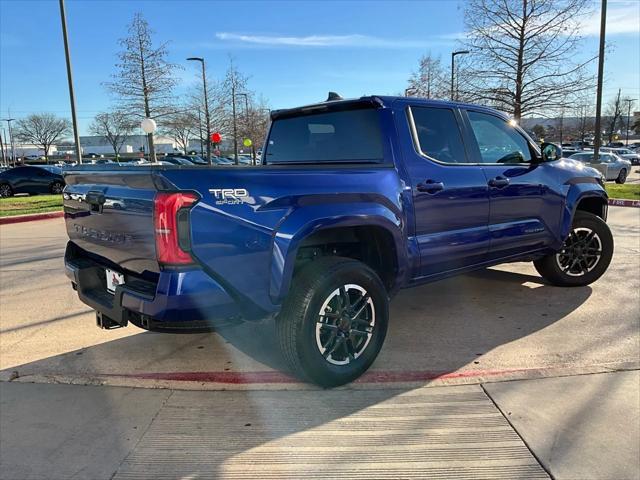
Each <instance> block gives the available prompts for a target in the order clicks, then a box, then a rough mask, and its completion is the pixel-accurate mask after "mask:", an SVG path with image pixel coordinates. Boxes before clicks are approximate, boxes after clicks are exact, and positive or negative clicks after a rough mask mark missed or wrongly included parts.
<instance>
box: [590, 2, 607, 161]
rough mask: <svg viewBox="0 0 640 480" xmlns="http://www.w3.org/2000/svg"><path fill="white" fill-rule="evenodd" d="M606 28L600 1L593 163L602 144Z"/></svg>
mask: <svg viewBox="0 0 640 480" xmlns="http://www.w3.org/2000/svg"><path fill="white" fill-rule="evenodd" d="M606 27H607V0H602V8H601V10H600V51H599V53H598V86H597V93H596V131H595V138H594V139H593V161H594V162H598V156H599V153H600V145H601V143H602V127H601V126H600V120H601V118H600V117H601V114H602V82H603V76H604V40H605V33H606Z"/></svg>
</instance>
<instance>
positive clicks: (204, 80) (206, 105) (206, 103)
mask: <svg viewBox="0 0 640 480" xmlns="http://www.w3.org/2000/svg"><path fill="white" fill-rule="evenodd" d="M187 60H191V61H195V62H200V63H201V65H202V86H203V88H204V116H205V122H206V123H207V163H208V164H209V165H211V117H209V100H208V98H207V74H206V69H205V66H204V58H202V57H189V58H187Z"/></svg>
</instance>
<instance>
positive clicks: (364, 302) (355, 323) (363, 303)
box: [316, 284, 376, 365]
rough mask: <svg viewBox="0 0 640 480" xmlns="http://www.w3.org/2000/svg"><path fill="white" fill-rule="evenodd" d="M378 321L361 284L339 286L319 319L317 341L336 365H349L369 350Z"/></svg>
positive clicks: (323, 305)
mask: <svg viewBox="0 0 640 480" xmlns="http://www.w3.org/2000/svg"><path fill="white" fill-rule="evenodd" d="M375 323H376V311H375V307H374V305H373V300H372V299H371V296H370V295H369V293H368V292H367V291H366V290H365V289H364V288H362V287H361V286H360V285H355V284H348V285H343V286H342V287H340V288H336V289H335V290H334V291H333V292H331V294H330V295H329V296H328V297H327V299H326V300H325V301H324V303H323V304H322V307H321V308H320V311H319V312H318V320H317V323H316V345H317V347H318V350H319V351H320V354H321V355H322V356H323V357H324V359H325V360H326V361H327V362H329V363H331V364H333V365H347V364H349V363H350V362H352V361H353V360H355V359H357V358H358V357H360V355H362V353H363V352H364V351H365V349H366V348H367V346H368V345H369V342H370V341H371V337H372V335H373V330H374V328H375Z"/></svg>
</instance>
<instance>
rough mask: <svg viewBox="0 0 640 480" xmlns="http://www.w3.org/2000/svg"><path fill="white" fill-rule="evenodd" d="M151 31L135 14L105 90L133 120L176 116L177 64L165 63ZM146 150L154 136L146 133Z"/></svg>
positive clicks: (163, 52)
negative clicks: (112, 95)
mask: <svg viewBox="0 0 640 480" xmlns="http://www.w3.org/2000/svg"><path fill="white" fill-rule="evenodd" d="M152 33H153V31H152V30H151V28H150V27H149V24H148V23H147V21H146V20H145V19H144V18H143V16H142V14H140V13H136V14H135V15H134V17H133V21H132V22H131V24H130V25H129V36H127V37H125V38H122V39H120V46H121V47H122V51H121V52H120V53H118V58H119V62H118V63H117V64H116V70H117V71H116V73H114V74H113V75H112V77H113V81H112V82H108V83H106V87H107V88H108V89H109V90H110V91H111V92H112V93H113V94H114V95H115V96H116V97H117V98H118V99H119V101H120V103H121V106H122V111H123V112H124V113H125V114H126V115H128V116H132V117H136V118H145V117H148V118H153V119H157V118H159V117H163V116H166V115H170V114H172V113H175V111H176V109H175V105H174V95H173V89H174V87H175V86H176V85H177V83H178V80H177V79H176V77H175V71H176V69H178V68H180V67H179V66H178V65H175V64H172V63H170V62H169V61H168V60H167V55H168V51H167V43H166V42H165V43H162V44H160V45H159V46H157V47H156V46H155V45H154V43H153V41H152V38H151V35H152ZM149 149H150V150H151V149H153V135H152V134H149Z"/></svg>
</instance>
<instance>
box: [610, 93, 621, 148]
mask: <svg viewBox="0 0 640 480" xmlns="http://www.w3.org/2000/svg"><path fill="white" fill-rule="evenodd" d="M606 122H607V130H606V135H607V139H608V140H609V142H612V141H613V136H614V135H615V133H616V132H617V131H618V130H620V129H621V128H624V127H623V126H622V124H623V121H622V100H621V99H620V89H618V94H617V95H616V96H615V97H614V98H613V100H611V102H609V105H608V107H607V119H606Z"/></svg>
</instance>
